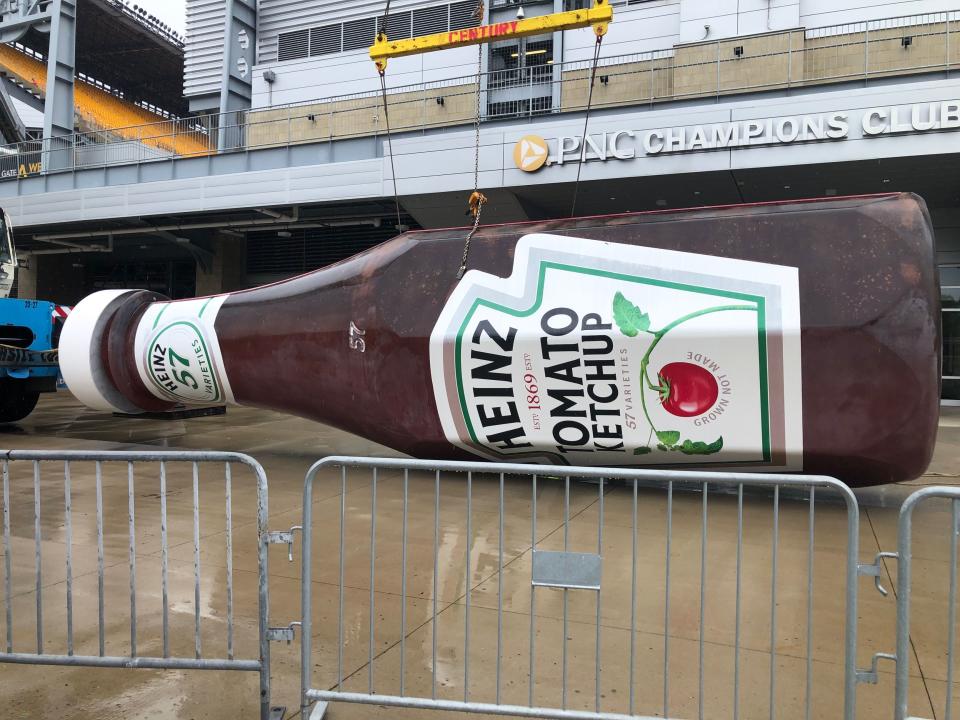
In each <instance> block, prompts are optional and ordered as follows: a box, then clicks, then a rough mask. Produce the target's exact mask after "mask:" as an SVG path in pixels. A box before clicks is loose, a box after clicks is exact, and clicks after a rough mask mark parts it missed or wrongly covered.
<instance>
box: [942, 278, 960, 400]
mask: <svg viewBox="0 0 960 720" xmlns="http://www.w3.org/2000/svg"><path fill="white" fill-rule="evenodd" d="M939 270H940V282H941V283H942V285H941V286H940V302H941V305H942V307H943V312H942V313H941V314H940V317H941V320H942V322H941V326H942V327H941V330H942V333H943V371H942V373H943V385H942V390H941V394H940V397H941V398H942V399H943V400H958V401H960V267H951V266H946V267H941V268H939Z"/></svg>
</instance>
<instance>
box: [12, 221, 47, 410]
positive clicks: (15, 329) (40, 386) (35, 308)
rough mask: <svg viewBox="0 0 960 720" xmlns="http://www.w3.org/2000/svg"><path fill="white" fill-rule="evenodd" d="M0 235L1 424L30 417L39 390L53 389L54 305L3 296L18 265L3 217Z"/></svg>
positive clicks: (38, 395)
mask: <svg viewBox="0 0 960 720" xmlns="http://www.w3.org/2000/svg"><path fill="white" fill-rule="evenodd" d="M2 225H3V227H2V234H0V423H7V422H16V421H17V420H21V419H23V418H25V417H26V416H27V415H29V414H30V413H31V412H32V411H33V409H34V407H36V405H37V400H38V399H39V397H40V393H42V392H53V391H55V390H56V389H57V377H58V375H59V372H60V371H59V367H58V365H57V349H56V348H57V340H58V339H59V335H60V327H61V323H60V322H59V321H58V315H57V306H56V305H55V304H54V303H51V302H45V301H42V300H17V299H13V298H10V297H7V296H8V295H9V294H10V290H11V287H12V285H13V273H14V272H15V271H16V267H17V257H16V252H15V251H14V247H13V233H12V231H11V228H10V222H9V220H8V219H7V217H6V214H2Z"/></svg>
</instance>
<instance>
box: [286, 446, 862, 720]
mask: <svg viewBox="0 0 960 720" xmlns="http://www.w3.org/2000/svg"><path fill="white" fill-rule="evenodd" d="M348 480H349V481H350V482H351V483H352V484H351V485H349V486H348ZM591 484H592V485H591ZM315 486H317V487H322V491H321V492H317V493H315ZM351 488H353V489H351ZM745 489H747V490H748V493H747V494H746V498H745V493H744V490H745ZM753 490H757V492H753ZM411 494H412V495H413V496H414V498H415V500H414V502H411V499H410V498H411ZM827 498H829V500H827V502H828V503H831V504H828V505H827V510H826V514H825V516H823V521H824V522H828V523H831V524H836V525H841V524H845V527H846V547H845V548H838V549H837V553H838V554H842V556H843V558H844V560H843V569H842V570H841V568H840V567H836V569H835V571H834V569H833V568H832V567H831V568H826V569H825V568H824V567H823V566H822V565H821V567H820V568H819V571H820V573H821V576H820V577H821V578H822V580H818V582H819V583H822V584H825V585H826V586H827V589H826V590H820V593H819V594H816V593H815V591H814V574H815V573H814V555H815V542H814V540H815V517H816V515H815V513H816V507H815V505H816V502H817V501H823V500H825V499H827ZM711 499H712V500H713V502H710V501H709V500H711ZM315 503H316V507H314V506H315ZM784 503H788V505H785V504H784ZM505 506H509V508H510V510H509V512H507V513H505ZM638 506H640V507H646V508H648V510H647V511H646V512H645V515H644V516H643V517H644V520H643V522H642V523H638ZM821 506H822V505H821ZM782 507H787V510H786V511H785V512H781V508H782ZM745 511H746V512H745ZM821 512H823V511H821ZM505 514H506V515H508V517H505ZM745 515H746V516H747V518H748V519H747V520H745ZM315 518H319V521H315ZM528 518H529V519H528ZM548 518H552V519H550V520H548ZM781 521H783V522H784V526H783V529H781ZM711 527H712V528H714V530H713V532H712V533H710V532H708V529H709V528H711ZM733 527H735V528H736V535H735V538H736V550H735V558H734V557H732V556H733V554H734V551H733V549H732V547H731V548H730V550H729V553H725V552H724V551H723V549H722V548H721V550H720V551H719V552H718V551H717V550H716V549H715V548H714V547H713V546H711V545H710V543H709V542H708V539H709V538H710V537H714V536H716V537H720V536H725V535H727V532H726V531H727V530H729V529H731V528H733ZM302 531H303V549H302V557H301V573H302V575H301V588H302V598H301V611H302V615H301V619H300V622H301V625H302V631H303V634H302V638H303V639H302V643H301V712H302V717H304V718H307V717H311V718H314V719H315V718H319V717H322V716H323V714H324V712H325V711H326V706H327V703H328V702H332V701H339V702H350V703H361V704H372V705H381V706H393V707H407V708H417V709H420V710H450V711H461V712H476V713H489V714H496V715H514V716H521V717H540V718H580V719H587V718H591V719H597V720H599V719H601V718H602V719H605V720H609V719H611V718H632V717H639V716H641V715H644V716H649V715H660V716H663V717H673V716H695V717H699V718H703V717H705V716H709V717H718V716H721V715H722V716H723V717H728V716H732V717H733V718H735V719H736V718H739V717H741V716H743V717H747V716H759V715H761V714H765V715H767V716H768V717H770V718H774V717H777V718H783V717H786V716H788V715H789V713H786V712H783V711H782V710H780V709H779V707H778V706H779V705H780V703H781V702H782V699H783V697H784V695H785V694H786V693H788V692H789V693H790V695H791V697H798V698H803V699H802V700H800V701H798V705H797V712H796V716H797V717H806V718H810V717H811V716H812V715H811V707H812V705H811V702H812V700H811V698H812V696H813V684H814V668H813V662H814V655H815V654H816V653H817V652H820V645H821V644H822V643H824V642H828V641H835V642H836V645H837V651H836V652H837V657H838V660H837V666H838V667H842V668H843V670H844V671H843V677H842V687H840V684H841V679H840V678H837V687H836V692H835V693H834V692H832V690H830V691H827V692H825V693H824V692H821V694H822V695H823V694H825V695H828V696H829V698H830V700H831V701H834V700H836V699H838V698H839V697H840V695H841V693H842V696H843V698H844V701H843V702H844V711H843V717H844V718H846V719H847V720H852V719H853V717H854V714H855V703H856V692H855V691H856V684H857V670H856V667H855V662H856V640H857V625H856V618H857V614H856V613H857V585H858V574H863V573H861V572H860V568H859V567H858V542H859V538H858V533H859V510H858V507H857V502H856V499H855V497H854V495H853V493H852V492H851V490H850V489H849V488H848V487H847V486H846V485H844V484H843V483H841V482H839V481H837V480H835V479H833V478H829V477H821V476H798V475H784V474H777V475H774V474H753V473H748V474H743V473H704V472H687V471H669V472H667V471H657V470H613V469H609V468H584V467H551V466H541V465H514V464H509V465H507V464H491V463H470V462H436V461H417V460H402V459H373V458H357V457H330V458H326V459H324V460H321V461H319V462H318V463H316V464H315V465H314V466H313V467H312V468H311V469H310V470H309V472H308V473H307V476H306V478H305V482H304V493H303V527H302ZM785 533H790V535H789V537H790V538H793V539H796V538H798V537H802V538H803V540H804V541H803V542H802V543H801V542H799V541H798V542H797V543H790V544H789V545H784V546H781V545H780V536H781V534H785ZM745 538H746V539H747V542H746V543H745ZM397 540H399V542H397ZM315 541H316V542H317V546H316V548H315V547H314V543H315ZM412 543H415V544H416V545H415V547H416V549H417V552H415V553H412V552H410V550H409V548H410V546H411V544H412ZM315 549H316V550H317V555H316V560H315V559H314V550H315ZM831 550H832V549H831ZM766 553H769V554H766ZM687 556H689V558H690V562H684V558H685V557H687ZM780 556H783V558H784V559H783V561H782V562H785V563H789V564H788V565H787V566H786V567H787V568H788V571H786V572H785V571H780V570H779V569H778V562H780ZM425 557H426V558H430V560H424V558H425ZM755 561H756V562H755ZM838 562H839V560H838ZM794 565H798V566H799V567H802V568H804V570H805V572H804V571H800V572H796V571H795V569H794ZM788 575H789V576H788ZM761 580H765V581H766V582H765V584H762V583H761ZM791 582H792V583H793V584H794V585H795V586H796V587H793V586H791V587H790V588H788V587H787V584H789V583H791ZM841 582H842V586H843V588H844V589H843V590H842V591H840V590H839V587H840V583H841ZM834 583H835V585H834ZM760 587H763V588H765V590H763V591H762V592H761V591H759V590H758V589H757V588H760ZM817 587H818V589H819V588H820V587H821V585H820V584H818V586H817ZM834 587H835V588H836V589H837V593H833V594H832V593H831V589H833V588H834ZM744 588H745V589H746V591H744ZM778 591H779V592H780V593H783V594H785V595H786V597H788V598H790V599H794V600H796V599H798V598H802V600H801V601H800V602H801V603H804V604H805V615H804V614H803V611H802V610H800V611H799V612H798V608H797V607H796V606H795V605H793V604H789V605H788V607H787V609H786V610H781V611H780V613H779V614H778V607H779V604H780V603H778ZM720 595H723V596H724V597H725V598H727V601H728V602H727V604H726V605H724V604H723V603H724V600H723V598H721V597H720ZM528 596H529V597H528ZM821 596H830V597H833V596H836V597H837V598H838V599H837V601H836V602H837V603H838V604H839V605H840V606H841V607H842V617H843V618H844V628H843V631H842V635H840V634H839V628H836V629H834V628H827V629H826V630H821V635H820V636H818V638H817V643H816V645H817V647H816V648H815V647H814V646H815V642H814V625H813V619H814V609H813V608H814V600H815V597H818V598H819V597H821ZM781 597H782V595H781ZM398 598H399V600H398ZM828 599H829V598H828ZM318 602H319V604H318ZM720 606H722V608H723V611H722V612H720V611H719V610H717V608H718V607H720ZM800 608H803V604H801V605H800ZM727 615H729V617H727ZM315 616H316V617H318V618H323V619H324V621H323V622H321V623H320V624H319V626H318V628H317V632H318V635H317V636H316V637H315V636H314V617H315ZM334 617H336V624H335V625H334V624H333V618H334ZM328 618H329V619H330V620H329V621H327V619H328ZM778 623H780V624H778ZM334 633H335V637H333V634H334ZM551 638H552V639H551ZM558 638H559V642H558V641H557V640H558ZM718 638H719V639H718ZM801 638H802V639H801ZM314 645H317V646H318V648H317V650H316V651H315V649H314ZM783 645H788V646H789V648H788V651H787V652H786V655H791V654H793V655H795V657H790V658H789V660H790V662H791V663H792V665H791V668H792V669H793V671H791V669H788V670H787V671H786V674H787V677H788V682H782V681H781V682H782V687H781V685H778V662H781V661H783V659H784V655H783V654H779V653H778V648H780V647H781V646H783ZM794 647H796V653H792V649H793V648H794ZM315 653H316V655H317V664H316V665H315V664H314V662H315V659H314V656H315ZM721 655H722V657H723V658H726V659H724V660H723V662H724V663H727V662H728V660H732V662H729V663H728V664H729V665H732V671H731V672H732V674H731V675H730V677H727V676H726V675H724V676H723V678H721V679H720V680H719V681H716V680H715V679H714V678H711V677H710V674H711V668H712V669H714V670H715V669H716V668H717V667H718V665H719V664H720V663H718V658H720V657H721ZM708 666H709V667H708ZM724 667H726V666H724ZM724 672H726V671H725V670H724ZM783 672H785V671H781V674H782V673H783ZM715 674H716V673H715ZM758 676H763V685H765V687H764V688H763V690H764V692H762V693H758V692H757V691H756V682H757V678H758ZM744 679H746V681H748V682H750V683H752V685H751V687H749V688H747V689H746V690H743V689H742V688H741V685H742V684H743V681H744ZM318 680H319V682H318ZM541 683H542V684H541ZM718 683H719V684H718ZM714 688H722V693H723V695H724V698H723V700H722V701H720V700H719V699H718V698H717V697H716V696H715V695H716V693H714V692H713V689H714ZM551 691H553V692H552V693H551V694H550V695H549V696H548V693H550V692H551ZM728 692H729V693H730V694H729V695H728V694H727V693H728ZM761 695H762V697H761ZM727 705H729V707H727ZM731 711H732V712H731ZM819 714H820V713H819V711H818V715H819Z"/></svg>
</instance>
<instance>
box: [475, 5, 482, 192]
mask: <svg viewBox="0 0 960 720" xmlns="http://www.w3.org/2000/svg"><path fill="white" fill-rule="evenodd" d="M481 6H482V4H481ZM482 70H483V45H477V114H476V116H475V117H474V119H473V130H474V136H475V137H474V142H473V191H474V192H477V191H479V190H480V74H481V71H482Z"/></svg>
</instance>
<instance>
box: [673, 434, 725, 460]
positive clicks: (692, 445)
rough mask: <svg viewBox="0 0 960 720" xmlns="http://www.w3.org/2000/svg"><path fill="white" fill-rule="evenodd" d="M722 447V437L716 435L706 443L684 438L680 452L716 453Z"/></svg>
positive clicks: (688, 453) (693, 453)
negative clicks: (711, 440)
mask: <svg viewBox="0 0 960 720" xmlns="http://www.w3.org/2000/svg"><path fill="white" fill-rule="evenodd" d="M722 449H723V437H722V436H721V437H718V438H717V439H716V440H714V441H713V442H712V443H710V444H707V443H705V442H700V441H697V442H691V441H690V440H684V441H683V445H681V446H680V452H682V453H683V454H684V455H713V454H714V453H718V452H720V451H721V450H722Z"/></svg>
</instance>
